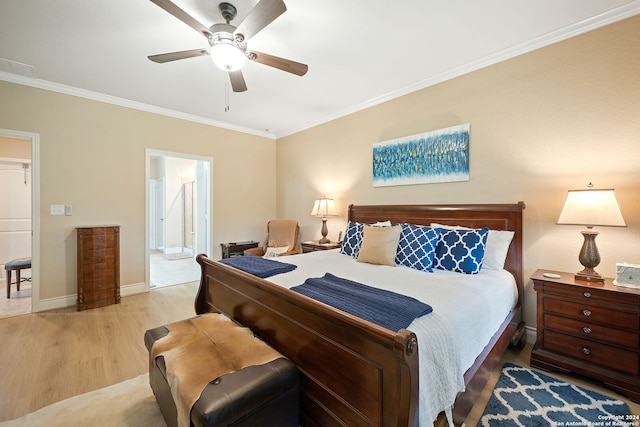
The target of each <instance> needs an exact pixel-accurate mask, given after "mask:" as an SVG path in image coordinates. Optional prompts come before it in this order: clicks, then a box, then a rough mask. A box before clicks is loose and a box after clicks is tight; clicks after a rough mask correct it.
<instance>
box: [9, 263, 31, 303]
mask: <svg viewBox="0 0 640 427" xmlns="http://www.w3.org/2000/svg"><path fill="white" fill-rule="evenodd" d="M27 268H31V257H27V258H18V259H14V260H11V261H9V262H8V263H6V264H5V265H4V269H5V270H6V272H7V298H11V272H12V271H15V272H16V287H17V288H18V290H20V282H21V281H23V280H29V279H20V270H23V269H27Z"/></svg>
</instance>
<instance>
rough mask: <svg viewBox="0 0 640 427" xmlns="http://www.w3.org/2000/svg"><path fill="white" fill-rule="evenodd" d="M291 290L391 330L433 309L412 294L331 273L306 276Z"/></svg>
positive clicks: (403, 326)
mask: <svg viewBox="0 0 640 427" xmlns="http://www.w3.org/2000/svg"><path fill="white" fill-rule="evenodd" d="M291 290H292V291H296V292H298V293H301V294H302V295H306V296H308V297H310V298H313V299H315V300H316V301H320V302H323V303H325V304H327V305H330V306H332V307H334V308H337V309H339V310H342V311H346V312H347V313H350V314H353V315H354V316H358V317H360V318H362V319H365V320H368V321H370V322H373V323H375V324H377V325H379V326H382V327H384V328H387V329H390V330H392V331H394V332H395V331H398V330H399V329H402V328H406V327H407V326H409V325H410V324H411V322H413V320H414V319H415V318H417V317H420V316H423V315H425V314H429V313H431V311H433V309H432V308H431V306H429V305H427V304H425V303H423V302H420V301H418V300H417V299H415V298H411V297H408V296H405V295H401V294H397V293H395V292H391V291H386V290H384V289H378V288H373V287H371V286H367V285H363V284H362V283H358V282H353V281H351V280H347V279H343V278H340V277H337V276H334V275H333V274H331V273H326V274H325V275H324V276H323V277H317V278H311V279H307V280H305V282H304V283H303V284H302V285H299V286H294V287H293V288H291Z"/></svg>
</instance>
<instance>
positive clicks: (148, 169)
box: [144, 148, 213, 292]
mask: <svg viewBox="0 0 640 427" xmlns="http://www.w3.org/2000/svg"><path fill="white" fill-rule="evenodd" d="M155 156H164V157H176V158H180V159H189V160H196V161H202V162H207V163H208V164H209V180H208V182H207V190H208V203H207V206H206V208H207V210H208V229H209V230H208V235H205V239H206V240H205V242H206V244H207V245H209V246H211V242H212V241H213V235H212V234H213V157H208V156H200V155H196V154H187V153H176V152H173V151H163V150H156V149H152V148H146V149H145V173H144V175H145V177H144V181H145V184H144V193H145V204H144V209H145V215H144V218H145V219H144V234H145V245H144V247H145V259H144V262H145V283H144V290H145V292H149V290H150V289H151V274H150V268H151V263H150V259H151V224H150V221H149V218H150V216H151V214H150V208H149V204H150V198H151V196H150V191H151V189H150V185H149V183H150V178H151V158H152V157H155ZM205 234H207V231H206V230H205ZM165 238H166V237H165ZM165 245H166V242H165ZM195 250H196V248H194V251H195ZM206 251H209V252H210V251H211V248H210V247H209V248H207V249H206ZM194 255H196V254H195V253H194Z"/></svg>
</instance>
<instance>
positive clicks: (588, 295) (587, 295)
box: [583, 292, 591, 298]
mask: <svg viewBox="0 0 640 427" xmlns="http://www.w3.org/2000/svg"><path fill="white" fill-rule="evenodd" d="M583 295H584V296H585V298H591V292H585V293H584V294H583Z"/></svg>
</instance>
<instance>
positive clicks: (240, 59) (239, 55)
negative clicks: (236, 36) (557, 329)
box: [209, 41, 246, 71]
mask: <svg viewBox="0 0 640 427" xmlns="http://www.w3.org/2000/svg"><path fill="white" fill-rule="evenodd" d="M209 55H211V59H212V60H213V63H214V64H216V66H217V67H218V68H220V69H222V70H224V71H237V70H239V69H240V68H242V66H243V65H244V62H245V59H246V57H245V54H244V52H243V51H241V50H240V49H238V48H237V47H235V46H234V45H233V44H231V43H229V42H226V41H220V42H218V43H216V44H214V45H213V46H211V51H210V52H209Z"/></svg>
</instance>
